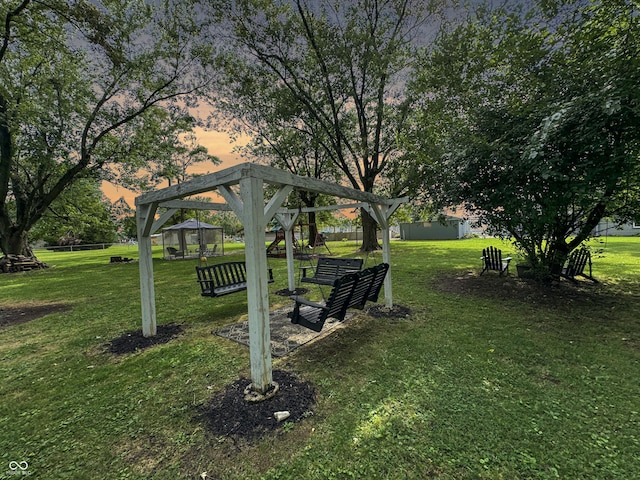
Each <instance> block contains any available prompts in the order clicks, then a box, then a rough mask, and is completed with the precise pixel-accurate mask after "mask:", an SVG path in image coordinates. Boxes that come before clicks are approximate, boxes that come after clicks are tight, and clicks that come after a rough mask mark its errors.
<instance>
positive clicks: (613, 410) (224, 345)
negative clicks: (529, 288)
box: [0, 238, 640, 479]
mask: <svg viewBox="0 0 640 480" xmlns="http://www.w3.org/2000/svg"><path fill="white" fill-rule="evenodd" d="M498 243H499V242H497V241H496V240H492V239H473V240H461V241H423V242H404V241H403V242H393V243H392V268H393V292H394V301H395V303H397V304H400V305H404V306H408V307H409V308H411V310H412V315H411V316H410V317H409V318H408V319H392V320H389V319H377V318H372V317H370V316H367V315H358V316H357V317H356V318H355V319H354V320H353V321H350V322H349V323H348V325H347V326H346V328H344V329H340V330H338V331H336V332H334V333H332V334H331V335H330V336H328V337H326V338H325V339H323V340H322V341H319V342H316V343H314V344H311V345H307V346H305V347H303V348H301V349H298V350H297V351H295V352H294V353H293V354H292V355H290V356H288V357H285V358H284V359H274V368H279V369H285V370H288V371H290V372H291V373H293V374H295V375H297V376H298V377H300V378H302V379H304V380H308V381H310V382H312V383H313V384H314V385H315V386H316V389H317V393H318V403H317V405H316V408H315V412H314V415H313V416H312V417H310V418H307V419H305V420H304V421H303V422H301V423H298V424H295V425H288V426H287V427H286V428H284V429H283V430H282V431H280V432H279V433H277V434H276V435H274V436H273V437H270V438H267V439H264V440H263V441H259V442H257V443H254V444H251V445H248V444H243V443H242V442H234V441H233V440H231V439H228V438H217V437H214V436H212V435H210V434H208V433H207V431H206V428H205V426H204V424H203V423H202V422H201V421H199V420H198V413H199V411H200V408H201V407H202V406H203V405H205V404H206V403H207V401H208V400H209V399H210V398H211V397H212V396H213V395H215V394H216V392H218V391H220V390H221V389H222V388H223V387H224V386H225V385H227V384H229V383H231V382H233V381H234V380H236V379H237V378H239V377H241V376H245V377H247V376H249V352H248V350H247V349H246V348H245V347H242V346H240V345H237V344H235V343H233V342H230V341H228V340H225V339H223V338H220V337H217V336H214V335H212V334H211V331H212V330H214V329H215V328H218V327H220V326H223V325H228V324H231V323H234V322H236V321H238V319H239V318H240V317H242V316H243V315H246V308H247V304H246V298H245V297H244V296H243V295H241V294H240V295H229V296H226V297H221V298H218V299H205V298H202V297H200V295H199V289H198V286H197V284H196V282H195V278H194V276H195V274H194V271H193V270H194V266H195V265H196V261H195V260H186V261H164V260H162V259H161V258H160V257H161V251H160V249H158V250H157V251H156V252H155V255H154V256H155V257H157V258H154V271H155V284H156V301H157V312H158V313H157V317H158V323H159V324H163V323H171V322H177V323H180V324H181V325H182V326H183V328H184V330H185V333H184V334H183V335H182V336H180V337H178V338H177V339H175V340H173V341H171V342H169V343H167V344H165V345H158V346H155V347H153V348H150V349H148V350H145V351H142V352H138V353H135V354H130V355H124V356H121V357H114V356H113V355H111V354H108V353H107V352H106V351H105V349H104V345H105V344H106V343H107V342H108V341H109V340H111V339H113V338H115V337H117V336H119V335H121V334H122V333H124V332H127V331H133V330H137V329H139V328H140V322H141V320H140V298H139V283H138V266H137V264H135V263H132V264H114V265H112V264H109V256H111V255H122V256H128V257H136V256H137V251H136V250H135V247H112V248H110V249H107V250H100V251H87V252H74V253H53V252H48V251H42V252H38V254H39V258H40V259H41V260H44V261H46V262H47V263H48V264H49V265H51V266H52V268H49V269H46V270H42V271H37V272H27V273H22V274H13V275H0V307H7V306H12V305H24V304H29V303H32V304H36V303H37V304H40V303H65V304H68V305H70V306H71V307H72V308H71V310H69V311H68V312H65V313H56V314H51V315H48V316H45V317H42V318H40V319H37V320H34V321H31V322H29V323H25V324H22V325H16V326H12V327H7V328H3V329H2V330H0V374H1V378H2V379H3V381H2V382H1V383H0V397H1V398H2V402H1V403H0V458H1V459H2V460H1V463H0V478H9V477H13V475H11V471H10V469H9V468H8V465H9V462H12V461H16V462H21V461H27V462H28V463H29V473H31V474H32V475H33V476H32V478H54V479H55V478H74V479H83V478H87V479H89V478H92V479H93V478H105V479H110V478H113V479H120V478H135V479H149V478H154V479H155V478H157V479H165V478H166V479H170V478H200V475H201V474H202V473H203V472H207V475H208V478H221V479H226V478H228V479H241V478H265V479H293V478H296V479H297V478H303V479H332V478H335V479H342V478H345V479H348V478H354V479H361V478H376V479H377V478H389V479H414V478H415V479H423V478H442V479H459V478H487V479H524V478H532V479H547V478H571V479H573V478H598V479H600V478H612V479H613V478H616V479H617V478H624V479H627V478H628V479H630V478H640V466H639V465H638V462H637V452H638V451H639V449H640V433H638V432H640V382H639V379H640V322H639V320H638V319H639V318H640V294H639V290H638V287H639V286H640V239H637V238H610V239H608V240H607V241H606V243H603V244H601V245H600V246H601V247H603V253H602V255H600V256H598V257H597V258H595V259H594V261H595V264H594V275H595V276H596V278H598V279H599V280H600V282H601V283H600V284H598V285H593V286H592V285H587V284H585V286H584V288H583V289H581V292H580V293H581V295H584V296H585V297H584V298H585V301H584V302H583V301H580V297H578V299H577V300H575V299H574V300H572V301H568V302H566V303H562V302H557V301H555V302H554V301H551V298H550V297H551V296H552V294H550V297H549V298H547V297H545V296H544V294H542V295H538V296H536V295H528V296H527V295H524V296H520V295H510V294H506V293H505V295H504V296H501V295H500V291H501V286H502V287H504V291H505V292H513V289H512V288H507V287H512V286H513V285H514V284H517V282H520V280H519V279H517V278H515V275H513V274H512V275H511V276H510V277H507V278H505V279H498V278H497V276H496V275H489V274H488V275H487V276H484V277H482V278H481V279H479V280H482V281H483V282H485V281H486V282H487V284H489V285H492V286H495V289H496V292H494V294H492V295H477V294H474V293H473V292H471V293H470V292H468V291H465V290H462V289H461V290H455V289H450V290H447V289H444V290H443V289H442V288H441V287H442V284H443V282H445V281H448V280H451V279H456V278H460V279H463V280H464V279H471V280H473V281H478V279H477V278H475V277H477V274H478V272H479V266H480V263H479V256H480V254H479V252H481V250H482V248H483V247H484V246H487V245H489V244H498ZM236 247H237V246H236ZM502 247H503V249H504V250H505V251H509V250H510V247H509V245H506V244H503V245H502ZM330 248H331V250H332V251H333V252H334V253H335V254H338V255H342V256H348V255H353V254H354V249H355V245H354V244H353V243H352V242H350V243H347V242H344V243H342V242H336V243H335V244H331V245H330ZM226 250H227V253H229V256H228V257H227V258H242V252H241V251H237V250H236V251H235V252H234V250H233V248H231V249H226ZM378 261H380V254H379V253H376V254H375V255H374V256H373V257H370V258H368V259H367V263H368V264H369V265H371V264H373V263H375V262H378ZM269 264H270V267H272V268H273V269H274V271H275V276H276V282H275V283H274V284H272V285H271V286H270V292H272V295H271V296H270V302H271V308H272V309H275V308H278V307H280V306H285V305H287V304H288V302H289V300H288V299H286V298H283V297H280V296H277V295H273V292H275V291H277V290H279V289H281V288H285V287H286V264H285V260H281V259H270V260H269ZM491 273H493V272H491ZM447 279H448V280H447ZM311 294H312V295H314V294H316V293H315V292H311Z"/></svg>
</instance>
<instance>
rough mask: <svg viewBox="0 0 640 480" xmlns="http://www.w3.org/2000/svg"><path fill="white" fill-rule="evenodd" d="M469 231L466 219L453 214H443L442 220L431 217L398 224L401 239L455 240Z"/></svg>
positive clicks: (466, 234)
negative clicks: (420, 220) (427, 219)
mask: <svg viewBox="0 0 640 480" xmlns="http://www.w3.org/2000/svg"><path fill="white" fill-rule="evenodd" d="M471 233H472V232H471V226H470V224H469V221H468V220H464V219H462V218H458V217H453V216H445V217H444V219H443V220H442V221H440V220H437V219H432V220H429V221H424V222H413V223H401V224H400V238H401V239H402V240H456V239H459V238H464V237H466V236H468V235H470V234H471Z"/></svg>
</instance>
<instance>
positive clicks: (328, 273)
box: [300, 257, 362, 285]
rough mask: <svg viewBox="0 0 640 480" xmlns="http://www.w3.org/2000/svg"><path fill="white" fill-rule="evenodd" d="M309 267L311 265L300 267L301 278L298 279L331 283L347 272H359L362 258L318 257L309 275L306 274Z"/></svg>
mask: <svg viewBox="0 0 640 480" xmlns="http://www.w3.org/2000/svg"><path fill="white" fill-rule="evenodd" d="M309 268H313V267H302V278H301V279H300V280H301V281H302V282H307V283H316V284H318V285H333V283H334V282H335V280H336V279H337V278H340V277H342V276H344V275H347V274H348V273H354V272H359V271H360V269H361V268H362V259H361V258H330V257H320V258H318V263H317V264H316V266H315V270H314V272H313V276H311V277H309V276H307V269H309Z"/></svg>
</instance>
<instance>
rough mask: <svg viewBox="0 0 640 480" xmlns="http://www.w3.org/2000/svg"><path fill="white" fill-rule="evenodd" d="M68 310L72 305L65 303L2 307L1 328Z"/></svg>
mask: <svg viewBox="0 0 640 480" xmlns="http://www.w3.org/2000/svg"><path fill="white" fill-rule="evenodd" d="M68 310H71V305H65V304H64V303H52V304H45V305H20V306H17V307H0V328H4V327H9V326H11V325H20V324H21V323H27V322H30V321H31V320H35V319H37V318H40V317H44V316H45V315H49V314H50V313H58V312H66V311H68Z"/></svg>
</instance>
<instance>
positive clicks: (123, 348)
mask: <svg viewBox="0 0 640 480" xmlns="http://www.w3.org/2000/svg"><path fill="white" fill-rule="evenodd" d="M183 332H184V330H183V329H182V327H181V326H180V325H178V324H176V323H167V324H165V325H158V326H157V333H156V335H154V336H153V337H145V336H143V335H142V330H136V331H134V332H126V333H123V334H122V335H120V336H119V337H117V338H114V339H113V340H111V341H110V342H109V343H108V344H107V345H106V347H107V350H108V351H109V352H111V353H113V354H116V355H124V354H126V353H133V352H136V351H139V350H144V349H145V348H149V347H152V346H154V345H160V344H163V343H167V342H169V341H170V340H171V339H173V338H175V337H176V336H178V335H180V334H182V333H183Z"/></svg>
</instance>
